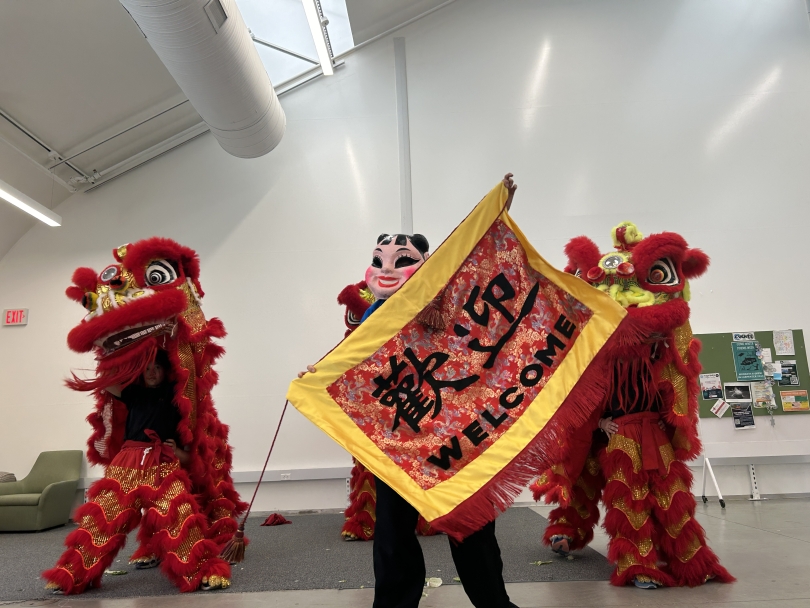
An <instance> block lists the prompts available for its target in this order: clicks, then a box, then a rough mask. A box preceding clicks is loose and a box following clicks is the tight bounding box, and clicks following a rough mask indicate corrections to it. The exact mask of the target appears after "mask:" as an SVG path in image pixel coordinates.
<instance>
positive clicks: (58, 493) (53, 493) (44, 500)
mask: <svg viewBox="0 0 810 608" xmlns="http://www.w3.org/2000/svg"><path fill="white" fill-rule="evenodd" d="M78 487H79V480H78V479H69V480H67V481H57V482H56V483H52V484H51V485H49V486H45V489H44V490H42V496H41V497H40V499H39V505H40V507H42V506H43V505H46V504H48V503H49V502H57V503H61V502H63V501H64V502H67V503H69V504H71V505H72V504H73V498H74V496H75V495H76V489H77V488H78Z"/></svg>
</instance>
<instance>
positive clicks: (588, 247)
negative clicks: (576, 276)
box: [565, 236, 602, 273]
mask: <svg viewBox="0 0 810 608" xmlns="http://www.w3.org/2000/svg"><path fill="white" fill-rule="evenodd" d="M565 255H567V256H568V265H567V266H566V270H568V269H569V268H570V269H572V270H571V271H570V272H575V271H576V270H577V269H579V270H581V271H582V272H583V273H584V272H588V270H590V269H591V268H593V267H594V266H596V265H597V264H599V260H600V259H602V255H601V254H600V253H599V247H597V245H596V243H594V242H593V241H592V240H591V239H589V238H588V237H587V236H575V237H574V238H572V239H571V240H570V241H568V243H567V244H566V246H565Z"/></svg>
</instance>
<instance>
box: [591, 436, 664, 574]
mask: <svg viewBox="0 0 810 608" xmlns="http://www.w3.org/2000/svg"><path fill="white" fill-rule="evenodd" d="M611 446H619V447H616V448H614V449H613V450H611ZM600 462H601V464H602V470H603V473H604V475H605V479H606V484H605V490H604V492H603V501H604V503H605V507H606V509H607V514H606V515H605V524H604V526H605V530H606V531H607V533H608V535H609V536H610V541H609V544H608V559H609V560H610V561H612V562H614V563H615V564H616V571H615V572H614V573H613V575H612V576H611V583H612V584H614V585H619V586H622V585H626V584H629V583H632V582H633V579H635V578H638V579H640V580H642V581H650V580H651V581H654V582H656V583H658V584H664V585H672V584H673V581H672V579H671V577H669V575H668V574H667V573H666V572H662V571H661V570H660V569H659V568H658V559H659V556H658V551H657V546H656V545H657V543H656V537H657V531H656V528H655V522H654V520H653V518H652V517H651V512H652V504H651V502H652V501H653V500H654V498H653V495H652V493H651V490H650V479H649V477H650V474H649V473H648V472H646V471H642V470H640V469H641V467H640V466H639V463H640V462H641V446H640V445H639V444H638V443H636V442H634V441H632V440H629V438H622V437H618V434H616V435H614V436H613V438H612V439H611V442H610V445H608V448H607V449H606V450H604V451H603V452H602V453H601V455H600Z"/></svg>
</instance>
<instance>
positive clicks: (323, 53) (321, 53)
mask: <svg viewBox="0 0 810 608" xmlns="http://www.w3.org/2000/svg"><path fill="white" fill-rule="evenodd" d="M301 1H302V3H303V5H304V13H306V15H307V23H309V29H310V31H311V32H312V39H313V40H314V41H315V50H316V51H317V52H318V60H319V61H320V62H321V70H323V74H324V76H331V75H332V74H334V73H335V70H334V69H333V68H332V58H331V57H330V56H329V49H327V48H326V39H325V38H324V37H323V26H322V25H321V16H320V15H319V14H318V9H317V8H316V7H315V0H301Z"/></svg>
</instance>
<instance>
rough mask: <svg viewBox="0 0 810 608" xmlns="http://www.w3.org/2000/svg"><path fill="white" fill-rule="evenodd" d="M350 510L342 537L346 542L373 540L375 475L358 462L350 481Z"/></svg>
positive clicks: (347, 510) (375, 505) (347, 512)
mask: <svg viewBox="0 0 810 608" xmlns="http://www.w3.org/2000/svg"><path fill="white" fill-rule="evenodd" d="M349 487H350V488H351V490H350V492H349V508H348V509H346V513H345V515H346V523H344V524H343V530H341V532H340V533H341V535H342V536H343V538H345V539H346V540H372V539H373V538H374V522H375V521H376V507H377V490H376V488H375V487H374V475H372V474H371V471H369V470H368V469H366V467H364V466H363V465H362V464H361V463H360V462H358V461H357V460H355V461H354V468H352V477H351V480H350V481H349Z"/></svg>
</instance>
